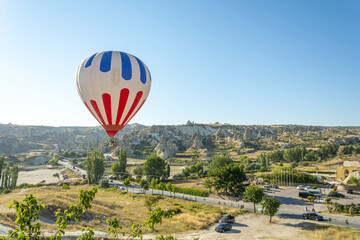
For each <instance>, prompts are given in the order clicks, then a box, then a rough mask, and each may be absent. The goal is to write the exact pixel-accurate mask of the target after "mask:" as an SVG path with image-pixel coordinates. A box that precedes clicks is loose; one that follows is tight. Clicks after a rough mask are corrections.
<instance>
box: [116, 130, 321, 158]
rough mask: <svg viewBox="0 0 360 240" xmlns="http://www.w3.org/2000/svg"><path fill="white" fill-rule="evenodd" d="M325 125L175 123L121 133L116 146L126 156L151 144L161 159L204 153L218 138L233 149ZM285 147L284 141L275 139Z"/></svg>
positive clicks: (274, 139) (315, 131) (297, 133)
mask: <svg viewBox="0 0 360 240" xmlns="http://www.w3.org/2000/svg"><path fill="white" fill-rule="evenodd" d="M326 130H327V128H326V127H317V126H297V125H286V126H236V125H205V124H195V125H194V124H187V125H178V126H151V127H148V128H144V129H141V130H138V131H133V132H130V133H128V134H124V135H123V136H121V138H120V141H119V146H120V147H121V148H125V149H126V150H127V153H128V154H129V155H134V154H136V151H137V150H138V149H142V148H143V147H146V146H147V147H151V148H153V149H155V151H156V153H157V154H158V155H160V156H161V157H163V158H169V157H173V156H175V154H176V153H177V152H184V151H193V150H202V152H204V151H205V152H206V151H208V150H210V149H211V148H212V147H214V144H215V143H216V142H218V141H221V142H222V143H223V144H228V145H231V146H232V147H233V148H237V149H241V148H244V147H245V142H247V141H254V140H260V139H268V140H270V141H275V142H276V141H278V136H282V135H299V134H302V133H306V132H314V133H317V132H323V131H326ZM278 144H279V146H281V145H283V147H286V146H287V144H286V143H282V142H278Z"/></svg>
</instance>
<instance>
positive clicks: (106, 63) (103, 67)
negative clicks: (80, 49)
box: [100, 51, 112, 72]
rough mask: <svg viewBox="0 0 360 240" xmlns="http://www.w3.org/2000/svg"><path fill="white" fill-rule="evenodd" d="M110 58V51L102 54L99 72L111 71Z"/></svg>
mask: <svg viewBox="0 0 360 240" xmlns="http://www.w3.org/2000/svg"><path fill="white" fill-rule="evenodd" d="M111 56H112V51H108V52H104V54H103V55H102V57H101V62H100V71H102V72H108V71H110V69H111Z"/></svg>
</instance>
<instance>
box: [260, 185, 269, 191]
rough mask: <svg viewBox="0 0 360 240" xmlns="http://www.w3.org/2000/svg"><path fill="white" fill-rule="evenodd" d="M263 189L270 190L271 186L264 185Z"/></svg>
mask: <svg viewBox="0 0 360 240" xmlns="http://www.w3.org/2000/svg"><path fill="white" fill-rule="evenodd" d="M262 187H263V188H265V189H266V190H269V189H270V185H263V186H262Z"/></svg>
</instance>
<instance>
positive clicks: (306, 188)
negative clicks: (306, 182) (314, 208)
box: [304, 186, 312, 190]
mask: <svg viewBox="0 0 360 240" xmlns="http://www.w3.org/2000/svg"><path fill="white" fill-rule="evenodd" d="M309 189H312V187H311V186H306V187H304V190H309Z"/></svg>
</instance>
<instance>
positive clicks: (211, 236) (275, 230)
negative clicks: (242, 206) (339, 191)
mask: <svg viewBox="0 0 360 240" xmlns="http://www.w3.org/2000/svg"><path fill="white" fill-rule="evenodd" d="M216 225H217V224H215V225H213V226H211V227H210V228H208V229H206V230H204V231H201V232H198V233H191V234H187V235H178V236H176V237H177V238H179V239H194V238H199V239H200V240H215V239H218V240H234V239H247V240H251V239H273V240H275V239H276V240H280V239H297V240H305V239H306V238H305V237H304V236H303V230H306V229H308V227H309V225H312V223H308V222H304V221H302V220H295V219H281V218H277V217H274V218H273V223H269V217H268V216H264V215H255V214H249V215H241V216H238V217H237V218H236V222H235V223H234V224H232V226H233V227H232V230H231V231H227V232H225V233H217V232H215V231H214V228H215V226H216Z"/></svg>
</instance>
